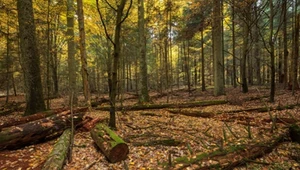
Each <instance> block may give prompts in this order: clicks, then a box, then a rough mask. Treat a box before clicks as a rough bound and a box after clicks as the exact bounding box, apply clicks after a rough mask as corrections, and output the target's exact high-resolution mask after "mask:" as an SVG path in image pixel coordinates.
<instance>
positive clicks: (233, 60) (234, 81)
mask: <svg viewBox="0 0 300 170" xmlns="http://www.w3.org/2000/svg"><path fill="white" fill-rule="evenodd" d="M231 19H232V23H231V24H232V67H233V68H232V72H233V80H232V81H233V87H234V88H236V87H237V83H236V56H235V48H236V44H235V0H232V11H231Z"/></svg>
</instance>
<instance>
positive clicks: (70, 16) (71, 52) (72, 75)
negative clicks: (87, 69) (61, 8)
mask: <svg viewBox="0 0 300 170" xmlns="http://www.w3.org/2000/svg"><path fill="white" fill-rule="evenodd" d="M73 6H74V1H73V0H67V27H68V29H67V37H68V71H69V102H70V103H69V105H70V106H71V105H73V104H76V103H77V90H76V63H75V42H74V7H73ZM72 96H73V102H74V103H71V98H72Z"/></svg>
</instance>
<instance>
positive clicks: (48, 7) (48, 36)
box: [46, 0, 52, 109]
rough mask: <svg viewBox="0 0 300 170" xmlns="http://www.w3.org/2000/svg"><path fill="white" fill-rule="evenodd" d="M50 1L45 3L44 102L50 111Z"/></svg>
mask: <svg viewBox="0 0 300 170" xmlns="http://www.w3.org/2000/svg"><path fill="white" fill-rule="evenodd" d="M50 3H51V2H50V0H48V2H47V51H46V53H47V55H46V60H47V61H46V67H47V68H46V86H47V88H46V89H47V100H46V103H47V104H46V108H47V109H50V89H51V85H50V51H51V50H52V49H51V44H50V22H51V21H50Z"/></svg>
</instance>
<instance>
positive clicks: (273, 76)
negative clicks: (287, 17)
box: [269, 0, 275, 102]
mask: <svg viewBox="0 0 300 170" xmlns="http://www.w3.org/2000/svg"><path fill="white" fill-rule="evenodd" d="M269 5H270V21H269V22H270V25H269V27H270V37H269V45H270V57H271V90H270V102H274V100H275V99H274V98H275V49H274V41H273V36H274V35H273V27H274V26H273V25H274V21H273V19H274V7H273V0H270V1H269Z"/></svg>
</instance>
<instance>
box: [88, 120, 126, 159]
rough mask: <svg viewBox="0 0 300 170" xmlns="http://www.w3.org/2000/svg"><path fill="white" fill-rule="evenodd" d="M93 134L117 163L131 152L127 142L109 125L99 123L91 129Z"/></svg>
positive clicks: (101, 147) (108, 156)
mask: <svg viewBox="0 0 300 170" xmlns="http://www.w3.org/2000/svg"><path fill="white" fill-rule="evenodd" d="M91 136H92V138H93V140H94V142H95V143H96V145H97V146H98V147H99V148H100V149H101V151H102V153H103V154H104V155H105V157H106V158H107V159H108V160H109V161H110V162H112V163H115V162H119V161H122V160H125V159H126V158H127V154H128V153H129V149H128V146H127V144H126V143H125V142H124V141H123V139H122V138H120V137H119V136H118V135H117V134H116V133H115V132H114V131H112V130H111V129H109V127H108V126H106V125H104V124H102V123H99V124H97V125H96V126H95V127H94V128H93V129H92V130H91Z"/></svg>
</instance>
